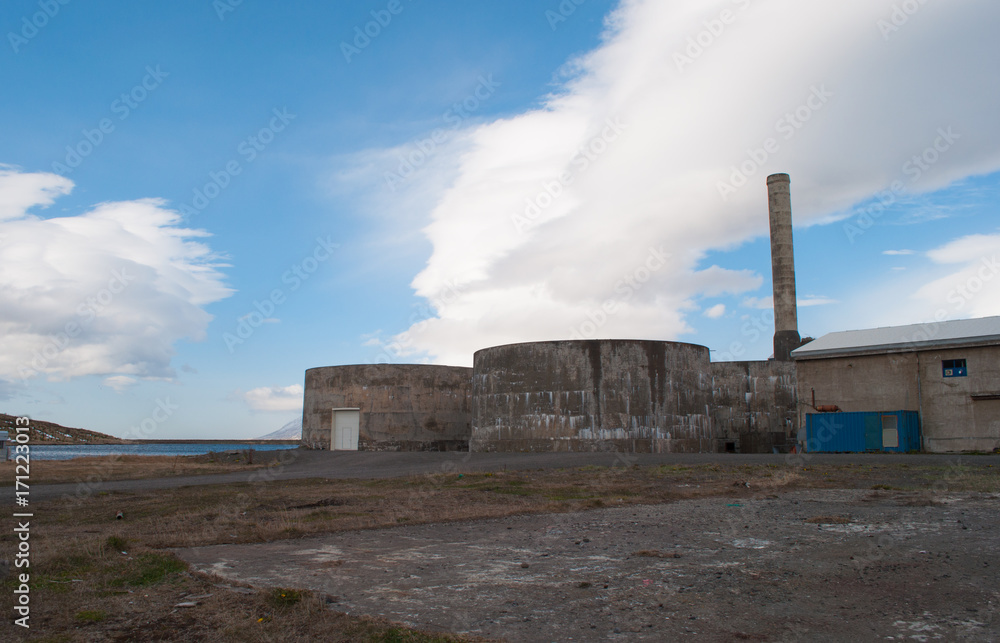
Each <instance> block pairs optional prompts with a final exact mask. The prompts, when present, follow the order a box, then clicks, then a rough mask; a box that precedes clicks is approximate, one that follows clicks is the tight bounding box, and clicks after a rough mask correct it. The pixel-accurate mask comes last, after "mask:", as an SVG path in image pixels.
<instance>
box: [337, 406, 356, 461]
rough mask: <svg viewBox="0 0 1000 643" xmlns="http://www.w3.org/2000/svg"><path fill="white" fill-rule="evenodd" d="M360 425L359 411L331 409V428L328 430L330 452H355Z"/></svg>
mask: <svg viewBox="0 0 1000 643" xmlns="http://www.w3.org/2000/svg"><path fill="white" fill-rule="evenodd" d="M360 425H361V410H360V409H333V426H332V427H331V428H330V447H331V450H336V451H357V450H358V428H359V426H360Z"/></svg>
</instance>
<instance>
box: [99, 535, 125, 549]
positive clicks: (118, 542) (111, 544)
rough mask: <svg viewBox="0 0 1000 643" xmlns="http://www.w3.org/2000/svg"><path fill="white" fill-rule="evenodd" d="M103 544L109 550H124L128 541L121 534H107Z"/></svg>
mask: <svg viewBox="0 0 1000 643" xmlns="http://www.w3.org/2000/svg"><path fill="white" fill-rule="evenodd" d="M104 546H105V547H106V548H107V549H109V550H110V551H125V550H126V549H128V541H127V540H125V539H124V538H122V537H121V536H108V539H107V540H105V541H104Z"/></svg>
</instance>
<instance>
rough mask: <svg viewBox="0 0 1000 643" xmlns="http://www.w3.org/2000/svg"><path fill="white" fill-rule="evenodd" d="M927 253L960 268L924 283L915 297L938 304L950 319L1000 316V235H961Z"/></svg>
mask: <svg viewBox="0 0 1000 643" xmlns="http://www.w3.org/2000/svg"><path fill="white" fill-rule="evenodd" d="M927 256H928V257H930V258H931V260H933V261H934V262H935V263H938V264H940V265H942V266H957V267H958V268H957V269H954V268H953V269H952V271H951V272H950V273H949V274H947V275H945V276H944V277H939V278H937V279H935V280H933V281H931V282H930V283H927V284H926V285H924V286H922V287H921V288H920V289H919V290H917V292H916V293H915V294H914V298H915V299H917V300H923V301H925V302H928V303H929V304H931V305H932V306H937V308H938V309H939V310H944V311H945V312H946V313H947V314H948V317H949V318H963V317H988V316H991V315H1000V234H993V235H985V234H974V235H968V236H965V237H960V238H958V239H955V240H954V241H951V242H949V243H946V244H945V245H943V246H941V247H939V248H935V249H934V250H931V251H930V252H928V253H927Z"/></svg>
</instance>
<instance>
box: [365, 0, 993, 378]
mask: <svg viewBox="0 0 1000 643" xmlns="http://www.w3.org/2000/svg"><path fill="white" fill-rule="evenodd" d="M892 6H893V5H892V2H890V1H889V0H878V1H874V2H873V1H872V0H844V1H842V2H837V3H835V4H834V3H832V2H820V3H814V2H800V1H795V0H758V1H755V2H753V3H731V2H707V1H706V2H697V3H694V2H688V3H679V2H659V1H655V0H623V2H622V3H621V5H620V8H619V9H618V10H617V11H616V12H615V13H614V14H613V15H612V16H611V18H610V19H609V27H608V30H607V33H606V35H605V37H604V40H603V43H602V44H601V45H600V46H599V47H598V48H597V49H596V50H594V51H592V52H590V53H589V54H587V55H586V56H583V57H582V58H580V59H579V60H577V61H574V62H573V63H572V65H571V67H572V68H573V69H575V70H576V71H577V74H576V75H575V76H574V77H573V78H572V79H571V80H570V81H568V82H566V83H565V84H564V86H562V87H560V88H559V89H558V91H557V92H555V93H554V94H553V95H552V96H550V97H548V98H547V99H546V100H545V101H544V104H543V105H542V106H541V107H540V108H538V109H535V110H532V111H529V112H526V113H523V114H518V115H513V116H510V117H508V118H503V119H500V120H497V121H495V122H492V123H488V124H484V125H481V126H479V127H476V128H472V129H470V130H469V131H467V132H465V133H464V134H463V135H462V136H460V137H457V140H460V141H461V145H458V146H456V147H455V148H449V147H447V146H444V147H442V148H441V149H440V150H439V151H438V152H437V155H436V159H435V167H430V165H428V166H427V167H425V168H423V169H422V170H421V175H420V176H416V177H414V178H413V179H411V181H410V183H409V186H411V187H404V188H402V189H400V190H398V191H397V192H395V193H392V194H388V192H387V191H386V190H384V189H382V187H381V186H380V185H379V183H380V182H381V180H382V172H381V170H379V171H374V172H372V173H371V176H370V178H369V179H367V181H366V180H365V179H364V176H365V174H364V172H359V173H356V174H354V175H352V180H353V181H354V182H355V183H356V184H358V185H365V186H366V187H369V188H373V189H378V190H380V194H381V195H382V198H384V199H385V200H384V201H382V202H381V203H380V205H381V206H382V211H383V212H397V211H403V212H406V213H407V214H406V215H404V218H405V220H411V217H412V215H413V212H414V209H413V208H414V207H415V206H420V207H426V209H423V210H419V211H420V212H421V213H425V214H427V216H429V223H428V224H427V225H426V227H425V228H424V233H425V235H426V237H427V239H428V240H429V241H430V242H431V244H432V245H433V252H432V254H431V256H430V258H429V259H428V262H427V265H426V267H425V268H424V269H423V270H422V271H421V272H420V274H419V275H417V276H416V278H415V279H414V280H413V287H414V289H415V291H416V293H417V294H418V295H419V296H421V297H423V298H425V299H427V300H428V301H430V302H437V301H440V300H442V298H443V294H444V293H446V292H447V291H448V289H449V288H451V287H453V286H451V285H452V284H456V283H459V284H462V285H461V288H460V289H459V290H460V296H459V298H458V300H457V301H454V302H452V303H450V304H449V305H448V306H446V307H444V306H434V307H435V312H436V316H435V317H433V318H432V319H429V320H426V321H422V322H419V323H417V324H415V325H413V326H412V327H411V328H410V329H409V330H408V331H407V332H406V333H404V334H402V335H401V336H398V337H397V340H398V341H399V343H400V344H401V345H403V346H405V347H406V351H408V353H409V354H414V355H420V354H426V355H429V356H431V357H432V358H433V359H434V360H435V361H438V362H449V363H458V364H465V363H468V361H469V360H470V359H471V357H470V356H471V354H472V351H473V350H475V349H477V348H481V347H483V346H488V345H491V344H497V343H505V342H513V341H530V340H541V339H562V338H566V337H569V336H571V333H572V330H573V329H575V328H579V327H580V325H581V324H584V323H586V322H587V321H588V320H590V319H591V317H592V315H593V314H595V313H594V311H595V310H600V307H601V304H602V302H605V301H607V300H614V301H616V302H618V304H619V307H618V310H619V312H618V313H617V314H614V315H610V316H608V318H607V319H606V320H605V321H604V323H603V324H601V325H600V326H599V328H598V330H597V333H596V336H599V337H645V338H650V337H656V338H663V339H675V338H679V337H681V336H683V335H684V334H685V333H687V332H689V331H691V330H692V328H691V326H690V325H689V321H688V318H689V317H690V316H691V314H692V313H693V312H694V311H696V310H697V306H696V305H695V304H694V302H695V301H696V300H697V298H698V297H701V296H705V295H707V294H709V293H714V292H728V293H731V294H737V295H738V294H741V293H749V292H752V291H753V290H754V289H755V287H754V286H753V283H755V282H757V283H759V282H760V277H759V276H758V275H753V274H748V273H741V272H732V271H725V270H721V269H712V268H707V269H706V268H704V266H703V263H702V262H703V260H704V258H705V257H706V255H707V253H708V252H710V251H712V250H720V249H727V248H732V247H735V246H737V245H738V244H740V243H742V242H743V241H746V240H747V239H751V238H754V237H756V236H761V235H764V234H766V232H767V204H766V188H765V185H764V179H765V176H766V175H767V174H769V173H772V172H789V173H790V174H791V175H792V190H793V202H794V209H795V216H796V221H797V224H798V225H806V224H811V223H816V222H820V221H831V220H835V219H836V218H838V217H840V218H842V217H845V216H847V214H848V213H849V209H850V208H851V207H852V206H853V205H855V204H858V203H860V202H863V201H865V200H867V199H869V198H871V197H872V195H873V194H875V193H876V192H878V191H880V190H884V189H886V188H887V187H888V186H889V185H890V184H891V183H892V182H893V181H895V180H900V181H903V182H904V183H905V185H906V187H907V189H908V190H909V191H910V192H911V193H920V192H926V191H930V190H934V189H938V188H941V187H943V186H945V185H947V184H949V183H950V182H952V181H954V180H956V179H959V178H963V177H967V176H969V175H972V174H976V173H984V172H988V171H993V170H995V169H997V168H998V167H1000V121H998V120H997V119H996V116H995V115H996V113H997V112H998V110H1000V92H998V91H997V90H996V83H995V70H994V69H993V68H992V67H991V66H990V65H988V64H985V63H984V62H983V61H985V60H991V59H995V58H996V57H997V55H998V50H1000V43H998V41H997V40H996V39H995V38H993V35H992V31H991V30H992V26H991V25H993V24H995V23H996V22H997V21H998V20H1000V5H996V4H988V3H931V4H926V5H922V7H921V9H920V11H919V13H918V14H917V15H915V16H913V17H911V18H910V20H909V22H908V23H907V24H906V25H904V26H903V27H902V28H901V29H900V30H899V31H897V32H894V33H891V34H889V37H888V39H886V38H884V37H883V33H882V32H881V31H880V30H879V27H878V21H879V20H882V19H887V18H888V17H889V16H890V15H891V11H892ZM744 7H748V8H744ZM723 8H729V9H731V10H733V11H734V13H735V14H736V22H735V23H733V24H730V25H728V26H727V27H726V28H725V31H724V32H723V33H722V34H721V35H718V36H717V37H714V38H712V37H709V38H708V40H711V41H712V42H711V44H709V45H708V46H707V47H706V48H705V49H704V51H703V53H700V54H699V55H697V56H696V57H694V58H693V59H692V60H691V61H690V64H685V65H683V67H684V68H683V70H679V69H678V66H677V65H676V64H675V61H676V60H677V57H676V55H677V54H684V53H685V48H686V47H687V45H688V42H689V39H690V38H697V37H698V35H699V33H700V32H702V31H703V30H705V26H704V21H706V20H710V19H714V18H716V17H717V16H718V15H719V12H720V11H721V10H722V9H723ZM810 105H811V106H810ZM901 115H902V116H901ZM949 128H951V131H953V132H954V133H955V134H956V135H957V136H958V137H959V138H957V139H955V140H952V141H951V142H950V143H949V147H948V149H947V150H946V151H944V152H940V151H938V152H935V155H936V158H935V162H934V163H933V164H932V165H930V166H929V169H927V170H926V171H920V172H919V173H917V172H914V171H913V169H914V166H913V164H912V158H913V157H914V156H915V155H918V154H922V153H923V152H924V151H925V150H926V149H928V148H929V147H930V146H932V145H934V143H935V141H936V140H937V139H938V138H939V137H940V136H941V134H940V133H939V131H948V130H949ZM768 139H774V145H771V146H770V149H771V150H772V151H771V152H768V153H766V154H765V152H764V149H763V148H764V147H765V142H766V141H767V140H768ZM876 142H877V143H876ZM775 146H776V147H777V151H773V150H774V149H775ZM581 150H584V151H583V152H581ZM762 155H766V156H768V157H769V158H768V159H767V160H766V161H763V164H762V167H760V168H759V169H756V167H755V166H756V163H755V161H754V160H753V158H754V157H757V158H758V159H763V157H762ZM375 158H378V154H376V153H373V152H367V153H366V155H365V160H366V161H368V162H370V161H371V159H375ZM908 164H909V165H908ZM742 166H746V167H747V168H749V169H748V170H747V171H748V172H749V173H750V174H751V176H749V178H748V179H747V181H746V185H744V186H742V187H738V188H737V189H736V190H735V192H733V193H732V194H731V195H727V200H724V199H723V198H722V197H721V196H720V188H719V186H720V183H722V182H726V181H732V180H733V178H736V179H739V178H740V177H733V175H734V173H735V172H736V171H737V170H738V169H739V168H740V167H742ZM438 168H441V171H440V172H438V173H435V171H436V169H438ZM560 179H561V180H560ZM737 182H739V181H737ZM392 203H397V204H398V205H397V207H393V206H392V205H391V204H392ZM424 204H430V205H426V206H424ZM525 220H528V221H529V222H530V224H531V225H530V226H525V225H524V221H525ZM876 225H877V224H876ZM869 234H872V232H869ZM661 246H662V248H663V251H664V254H665V255H666V258H665V259H664V260H663V265H662V267H661V268H660V269H657V270H649V271H648V274H643V275H642V276H644V277H645V281H643V282H641V283H638V280H637V277H638V276H640V273H639V272H638V271H639V270H640V269H641V268H642V266H643V263H644V262H645V260H646V259H647V256H648V252H649V248H651V247H661ZM630 278H631V279H632V282H631V283H630V282H629V279H630ZM811 303H812V304H820V303H830V300H826V299H823V298H815V299H812V300H807V301H806V302H803V303H802V305H809V304H811ZM404 354H406V353H404Z"/></svg>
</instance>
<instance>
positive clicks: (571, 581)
mask: <svg viewBox="0 0 1000 643" xmlns="http://www.w3.org/2000/svg"><path fill="white" fill-rule="evenodd" d="M998 499H1000V495H998V494H968V493H955V494H944V495H940V496H935V497H929V496H927V495H926V494H920V493H912V492H898V491H859V490H851V491H843V490H803V491H794V492H788V493H781V494H777V495H774V494H759V495H754V496H753V497H749V498H748V497H742V498H739V499H736V498H726V497H716V498H704V499H699V500H683V501H678V502H674V503H671V504H667V505H656V506H640V507H621V508H612V509H600V510H594V511H587V512H574V513H566V514H557V515H551V514H548V515H532V516H516V517H509V518H504V519H491V520H483V521H475V522H463V523H452V524H447V525H441V524H434V525H422V526H418V527H399V528H393V529H379V530H371V531H363V532H358V531H355V532H347V533H340V534H330V535H325V536H319V537H311V538H303V539H298V540H289V541H282V542H277V543H271V544H267V545H217V546H212V547H199V548H191V549H183V550H180V551H179V552H178V554H179V555H180V557H181V558H182V559H183V560H185V561H187V562H188V563H190V564H191V566H192V569H195V570H199V571H202V572H206V573H210V574H213V575H216V576H220V577H222V578H226V579H229V580H232V581H239V582H245V583H251V584H253V585H257V586H265V587H266V586H294V587H300V588H307V589H310V590H314V591H316V592H320V593H322V594H324V595H328V596H330V597H331V599H330V600H331V603H332V607H333V608H334V609H336V610H341V611H346V612H349V613H352V614H356V613H361V614H370V615H376V616H379V617H383V618H388V619H390V620H394V621H400V622H402V623H404V624H406V625H408V626H411V627H420V628H427V629H431V630H437V631H442V632H456V633H462V634H471V635H478V636H486V637H496V638H503V639H507V640H511V641H568V640H575V641H637V640H643V641H672V640H678V639H685V638H686V639H690V640H698V641H741V640H750V641H800V640H811V641H845V640H850V641H862V640H876V639H883V640H902V639H905V640H920V641H932V640H947V641H957V640H968V641H989V640H996V639H997V637H998V636H1000V614H998V607H1000V592H998V588H1000V582H998V581H1000V561H998V557H997V554H998V553H1000V538H998V535H1000V534H998V532H997V527H998V520H997V516H996V508H997V503H998Z"/></svg>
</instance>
